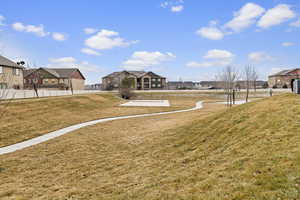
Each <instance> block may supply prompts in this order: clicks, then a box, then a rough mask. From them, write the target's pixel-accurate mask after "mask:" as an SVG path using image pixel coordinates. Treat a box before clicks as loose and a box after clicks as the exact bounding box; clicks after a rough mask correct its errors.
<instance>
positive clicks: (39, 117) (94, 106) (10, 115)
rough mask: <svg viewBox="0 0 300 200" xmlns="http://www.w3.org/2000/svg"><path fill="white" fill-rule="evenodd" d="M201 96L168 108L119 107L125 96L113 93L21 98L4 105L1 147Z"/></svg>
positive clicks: (183, 105) (185, 105)
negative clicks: (121, 96) (94, 121)
mask: <svg viewBox="0 0 300 200" xmlns="http://www.w3.org/2000/svg"><path fill="white" fill-rule="evenodd" d="M199 99H201V98H199V97H198V98H195V97H194V98H189V99H186V98H173V99H172V98H171V107H167V108H166V107H164V108H153V107H152V108H151V107H120V106H119V105H120V103H121V102H123V100H121V99H120V98H118V97H116V96H115V95H114V94H89V95H77V96H73V97H57V98H42V99H30V100H18V101H15V102H12V103H10V104H9V106H8V107H6V108H5V115H4V116H3V117H2V118H1V122H0V147H2V146H7V145H10V144H15V143H17V142H21V141H24V140H28V139H31V138H33V137H37V136H40V135H42V134H46V133H48V132H51V131H54V130H57V129H60V128H64V127H67V126H70V125H74V124H78V123H81V122H85V121H90V120H94V119H99V118H106V117H113V116H124V115H131V114H142V113H152V112H160V111H170V110H177V109H183V108H188V107H192V106H194V105H195V102H196V101H197V100H199ZM3 108H4V105H3V104H2V105H1V104H0V110H1V111H2V110H3Z"/></svg>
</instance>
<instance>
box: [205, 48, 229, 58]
mask: <svg viewBox="0 0 300 200" xmlns="http://www.w3.org/2000/svg"><path fill="white" fill-rule="evenodd" d="M233 57H234V55H233V54H232V53H231V52H229V51H226V50H219V49H213V50H209V51H208V52H207V53H206V55H205V56H204V57H203V58H205V59H232V58H233Z"/></svg>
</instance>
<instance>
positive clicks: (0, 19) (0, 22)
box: [0, 15, 5, 26]
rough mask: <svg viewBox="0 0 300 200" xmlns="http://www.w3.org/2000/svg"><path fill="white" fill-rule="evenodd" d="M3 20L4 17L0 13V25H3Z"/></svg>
mask: <svg viewBox="0 0 300 200" xmlns="http://www.w3.org/2000/svg"><path fill="white" fill-rule="evenodd" d="M4 21H5V17H3V16H2V15H0V26H3V25H4V23H3V22H4Z"/></svg>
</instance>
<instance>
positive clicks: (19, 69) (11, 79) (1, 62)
mask: <svg viewBox="0 0 300 200" xmlns="http://www.w3.org/2000/svg"><path fill="white" fill-rule="evenodd" d="M23 69H24V67H23V66H21V65H18V64H17V63H15V62H13V61H11V60H9V59H7V58H5V57H3V56H0V89H4V88H14V89H22V88H23Z"/></svg>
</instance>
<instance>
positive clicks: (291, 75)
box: [268, 68, 300, 88]
mask: <svg viewBox="0 0 300 200" xmlns="http://www.w3.org/2000/svg"><path fill="white" fill-rule="evenodd" d="M299 78H300V68H295V69H289V70H282V71H280V72H278V73H276V74H273V75H271V76H269V81H268V84H269V87H272V88H275V87H276V88H291V87H292V83H293V81H294V80H295V79H299Z"/></svg>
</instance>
